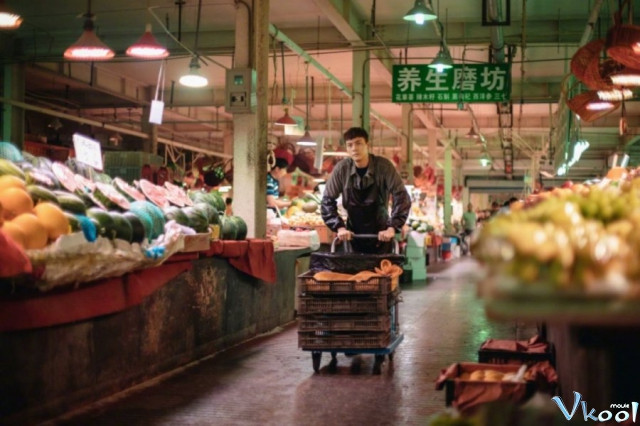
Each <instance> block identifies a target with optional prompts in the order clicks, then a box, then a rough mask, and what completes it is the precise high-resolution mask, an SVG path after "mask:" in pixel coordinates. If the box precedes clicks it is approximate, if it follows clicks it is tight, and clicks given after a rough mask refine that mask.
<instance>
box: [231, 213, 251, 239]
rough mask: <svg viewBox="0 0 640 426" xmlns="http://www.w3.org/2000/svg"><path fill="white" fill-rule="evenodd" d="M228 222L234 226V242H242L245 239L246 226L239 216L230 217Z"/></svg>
mask: <svg viewBox="0 0 640 426" xmlns="http://www.w3.org/2000/svg"><path fill="white" fill-rule="evenodd" d="M229 219H230V220H232V221H233V223H234V224H235V225H236V229H237V233H236V240H244V239H245V238H247V224H246V222H245V221H244V219H242V218H241V217H240V216H230V217H229Z"/></svg>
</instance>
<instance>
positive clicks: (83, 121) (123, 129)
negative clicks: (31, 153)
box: [0, 97, 232, 158]
mask: <svg viewBox="0 0 640 426" xmlns="http://www.w3.org/2000/svg"><path fill="white" fill-rule="evenodd" d="M0 103H3V104H8V105H12V106H15V107H18V108H22V109H24V110H27V111H35V112H39V113H41V114H46V115H49V116H52V117H58V118H62V119H65V120H69V121H73V122H76V123H80V124H86V125H89V126H94V127H99V128H102V129H105V130H112V131H114V132H119V133H123V134H125V135H130V136H135V137H137V138H140V139H149V135H148V134H147V133H144V132H141V131H138V130H133V129H129V128H127V127H120V126H114V125H112V124H107V123H103V122H101V121H97V120H91V119H89V118H83V117H78V116H75V115H71V114H67V113H64V112H60V111H56V110H53V109H49V108H42V107H39V106H36V105H31V104H27V103H24V102H20V101H14V100H12V99H7V98H4V97H0ZM158 142H161V143H163V144H165V145H172V146H175V147H178V148H183V149H188V150H190V151H195V152H201V153H203V154H208V155H213V156H216V157H221V158H232V156H231V155H229V154H223V153H220V152H214V151H211V150H208V149H204V148H200V147H196V146H192V145H189V144H186V143H182V142H178V141H175V140H172V139H167V138H163V137H158Z"/></svg>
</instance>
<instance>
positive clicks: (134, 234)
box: [122, 212, 152, 243]
mask: <svg viewBox="0 0 640 426" xmlns="http://www.w3.org/2000/svg"><path fill="white" fill-rule="evenodd" d="M122 216H123V217H124V218H125V219H126V220H127V221H128V222H129V224H130V225H131V242H133V243H141V242H143V241H144V240H146V239H147V233H146V230H145V226H144V222H143V221H142V220H141V219H140V218H139V217H138V216H136V215H135V214H134V213H131V212H126V213H124V214H123V215H122ZM148 226H149V228H151V227H152V221H151V218H149V224H148Z"/></svg>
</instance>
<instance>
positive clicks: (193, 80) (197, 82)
mask: <svg viewBox="0 0 640 426" xmlns="http://www.w3.org/2000/svg"><path fill="white" fill-rule="evenodd" d="M201 14H202V0H199V1H198V11H197V13H196V16H197V18H196V40H195V43H194V48H193V53H192V56H191V61H189V72H188V73H187V74H184V75H183V76H182V77H180V80H178V81H179V82H180V84H182V85H183V86H187V87H193V88H200V87H205V86H206V85H208V84H209V80H208V79H207V77H205V76H203V75H202V73H201V72H200V59H199V58H198V53H197V52H198V37H199V35H200V16H201Z"/></svg>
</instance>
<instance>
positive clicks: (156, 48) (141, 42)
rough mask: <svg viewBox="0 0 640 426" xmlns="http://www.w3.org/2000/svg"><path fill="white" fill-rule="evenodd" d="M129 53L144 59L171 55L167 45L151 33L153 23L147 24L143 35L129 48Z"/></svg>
mask: <svg viewBox="0 0 640 426" xmlns="http://www.w3.org/2000/svg"><path fill="white" fill-rule="evenodd" d="M126 53H127V55H129V56H133V57H135V58H142V59H162V58H166V57H167V56H169V51H168V50H167V48H166V47H164V46H163V45H161V44H160V43H158V40H156V38H155V37H154V36H153V34H151V24H147V25H146V28H145V30H144V34H142V37H140V38H139V39H138V41H136V42H135V43H134V44H132V45H131V46H129V48H128V49H127V52H126Z"/></svg>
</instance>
